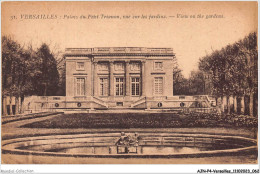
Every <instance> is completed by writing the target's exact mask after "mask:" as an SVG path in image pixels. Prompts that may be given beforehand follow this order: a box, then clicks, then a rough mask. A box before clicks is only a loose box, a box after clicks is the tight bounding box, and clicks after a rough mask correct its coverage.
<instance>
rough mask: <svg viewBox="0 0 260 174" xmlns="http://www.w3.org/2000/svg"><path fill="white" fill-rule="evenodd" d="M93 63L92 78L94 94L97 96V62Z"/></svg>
mask: <svg viewBox="0 0 260 174" xmlns="http://www.w3.org/2000/svg"><path fill="white" fill-rule="evenodd" d="M93 63H94V79H93V81H94V82H93V84H94V96H98V76H97V64H98V63H97V62H93Z"/></svg>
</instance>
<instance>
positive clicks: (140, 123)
mask: <svg viewBox="0 0 260 174" xmlns="http://www.w3.org/2000/svg"><path fill="white" fill-rule="evenodd" d="M180 123H181V119H180V118H179V116H178V115H177V114H172V113H163V114H161V113H123V114H121V113H113V114H112V113H106V114H103V113H91V114H87V113H86V114H84V113H78V114H62V115H58V116H56V117H54V118H51V119H48V120H44V121H39V122H33V123H30V124H26V125H23V126H22V127H26V128H61V129H65V128H170V127H176V126H177V127H178V126H181V124H180Z"/></svg>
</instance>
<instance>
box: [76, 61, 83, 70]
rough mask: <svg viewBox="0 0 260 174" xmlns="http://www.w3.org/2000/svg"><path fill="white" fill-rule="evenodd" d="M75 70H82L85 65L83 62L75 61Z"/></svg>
mask: <svg viewBox="0 0 260 174" xmlns="http://www.w3.org/2000/svg"><path fill="white" fill-rule="evenodd" d="M76 69H77V70H84V69H85V67H84V62H77V67H76Z"/></svg>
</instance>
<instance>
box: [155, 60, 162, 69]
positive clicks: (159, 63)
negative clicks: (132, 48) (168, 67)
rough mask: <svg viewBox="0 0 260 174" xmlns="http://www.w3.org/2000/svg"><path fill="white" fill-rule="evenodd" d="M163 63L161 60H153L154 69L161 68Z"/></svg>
mask: <svg viewBox="0 0 260 174" xmlns="http://www.w3.org/2000/svg"><path fill="white" fill-rule="evenodd" d="M162 69H163V63H162V62H154V70H162Z"/></svg>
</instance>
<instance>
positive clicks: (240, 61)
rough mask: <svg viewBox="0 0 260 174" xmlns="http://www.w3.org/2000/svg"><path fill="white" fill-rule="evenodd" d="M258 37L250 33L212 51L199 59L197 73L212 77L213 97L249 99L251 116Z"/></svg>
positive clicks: (255, 78)
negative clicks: (247, 97) (248, 97)
mask: <svg viewBox="0 0 260 174" xmlns="http://www.w3.org/2000/svg"><path fill="white" fill-rule="evenodd" d="M257 56H258V55H257V35H256V33H250V34H249V35H248V36H246V37H245V38H244V39H243V40H240V41H238V42H236V43H234V44H233V45H228V46H226V47H225V48H222V49H221V50H216V51H213V53H212V54H211V55H207V56H205V57H203V58H202V59H200V62H199V69H200V70H202V71H204V72H206V73H209V74H211V76H212V80H211V81H212V84H213V92H214V94H215V95H217V96H220V97H221V98H222V100H223V96H227V103H228V104H227V112H228V113H230V105H229V97H230V96H231V95H233V96H240V97H242V98H244V95H245V94H246V95H250V105H249V106H250V109H249V113H250V115H252V114H253V96H254V93H255V92H256V91H257Z"/></svg>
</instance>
